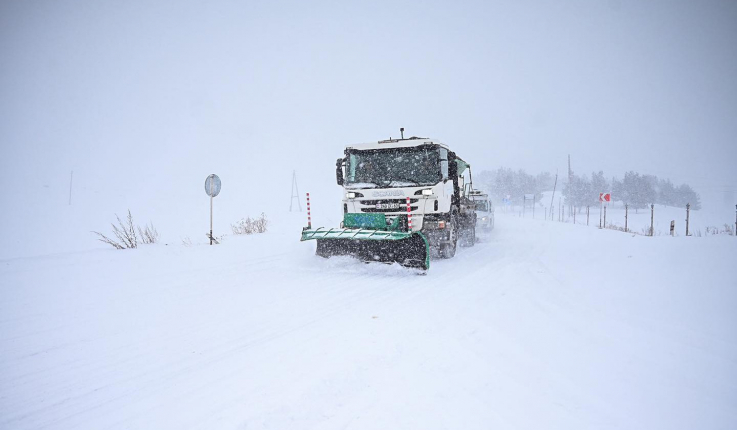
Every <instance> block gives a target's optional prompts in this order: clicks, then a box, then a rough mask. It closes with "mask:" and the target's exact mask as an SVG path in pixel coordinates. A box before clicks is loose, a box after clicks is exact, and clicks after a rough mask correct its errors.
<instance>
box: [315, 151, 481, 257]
mask: <svg viewBox="0 0 737 430" xmlns="http://www.w3.org/2000/svg"><path fill="white" fill-rule="evenodd" d="M466 176H468V179H466ZM336 179H337V183H338V185H341V186H342V187H343V189H344V195H343V201H342V203H343V222H342V223H341V226H340V228H322V227H321V228H317V229H312V228H310V227H307V228H305V229H303V231H302V239H301V240H303V241H306V240H316V241H317V250H316V254H317V255H319V256H321V257H331V256H336V255H351V256H354V257H357V258H359V259H361V260H364V261H369V262H370V261H376V262H383V263H395V262H396V263H399V264H401V265H403V266H405V267H412V268H418V269H422V270H427V269H429V267H430V257H431V255H432V256H433V257H439V258H452V257H453V256H455V254H456V247H457V246H459V245H460V246H473V244H474V242H475V240H476V236H475V225H476V212H475V203H474V202H473V201H472V200H471V199H470V198H469V196H467V195H466V190H470V189H472V186H471V180H472V177H471V169H470V166H469V164H468V163H466V162H465V161H464V160H463V159H461V158H460V157H459V156H458V155H456V154H455V153H454V152H453V151H451V150H450V148H449V147H448V146H446V145H445V144H443V143H441V142H439V141H438V140H436V139H429V138H420V137H410V138H407V139H404V138H401V139H389V140H382V141H378V142H373V143H366V144H358V145H351V146H347V147H346V148H345V154H344V157H342V158H339V159H338V161H337V163H336Z"/></svg>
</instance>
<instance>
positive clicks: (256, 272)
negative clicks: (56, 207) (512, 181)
mask: <svg viewBox="0 0 737 430" xmlns="http://www.w3.org/2000/svg"><path fill="white" fill-rule="evenodd" d="M300 222H301V220H297V219H288V218H285V219H284V220H283V222H282V223H281V225H276V226H275V227H274V231H273V232H270V233H267V234H264V235H257V236H250V237H228V238H226V241H225V242H224V243H223V244H222V245H220V246H213V247H209V246H194V247H184V246H181V245H171V246H164V245H156V246H149V247H143V248H139V249H138V250H130V251H115V250H112V249H111V250H105V251H93V252H84V253H74V254H59V255H54V256H46V257H37V258H24V259H10V260H0V285H1V286H0V288H1V289H0V428H2V429H6V428H7V429H45V428H53V429H76V428H80V429H82V428H84V429H102V428H105V429H133V428H135V429H169V428H170V429H185V428H196V429H387V428H391V429H487V428H505V429H506V428H522V429H540V428H545V429H571V428H575V429H610V428H611V429H613V428H620V429H653V428H668V429H693V428H709V429H733V428H736V427H737V408H735V405H737V389H735V386H737V384H735V382H737V343H736V342H735V339H737V333H736V332H737V314H736V313H735V312H734V309H735V307H737V281H736V280H735V279H736V278H735V275H734V261H735V257H736V256H737V239H735V238H734V237H708V238H706V237H705V238H670V237H655V238H647V237H642V236H632V235H629V234H624V233H621V232H616V231H602V230H598V229H595V228H587V227H584V226H574V225H570V224H560V223H554V222H544V221H540V220H536V221H533V220H529V219H527V220H524V219H519V218H514V217H503V216H500V217H499V219H498V221H497V228H496V230H495V231H494V232H493V233H492V234H491V235H490V236H489V237H487V238H485V240H484V241H483V242H481V243H479V244H477V245H476V246H475V247H473V248H469V249H461V250H460V251H459V253H458V255H457V256H456V258H455V259H452V260H442V261H438V260H434V261H433V262H432V267H431V269H430V271H429V273H428V274H427V275H426V276H419V275H417V274H416V272H413V271H409V270H406V269H403V268H401V267H398V266H396V265H395V266H386V265H376V264H369V265H367V264H362V263H359V262H357V261H355V260H352V259H350V258H332V259H330V260H323V259H321V258H318V257H315V256H314V255H313V254H312V253H313V251H314V244H313V243H299V242H298V241H297V240H298V239H297V238H298V236H299V224H300Z"/></svg>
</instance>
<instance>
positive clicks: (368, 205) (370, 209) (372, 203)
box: [358, 199, 419, 213]
mask: <svg viewBox="0 0 737 430" xmlns="http://www.w3.org/2000/svg"><path fill="white" fill-rule="evenodd" d="M418 200H419V199H410V200H409V202H410V211H416V210H417V208H418V206H417V205H415V206H412V204H413V203H417V202H418ZM358 203H359V204H360V208H361V212H366V213H376V212H383V213H393V212H395V213H402V212H407V200H406V199H382V200H361V201H359V202H358ZM379 204H395V205H398V207H396V208H377V207H376V205H379Z"/></svg>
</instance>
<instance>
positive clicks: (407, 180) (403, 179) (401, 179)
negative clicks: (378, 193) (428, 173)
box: [389, 178, 420, 185]
mask: <svg viewBox="0 0 737 430" xmlns="http://www.w3.org/2000/svg"><path fill="white" fill-rule="evenodd" d="M400 181H405V182H414V183H415V184H416V185H420V183H419V182H417V181H415V180H414V179H407V178H397V179H392V181H391V183H390V184H389V185H391V184H393V183H395V182H400Z"/></svg>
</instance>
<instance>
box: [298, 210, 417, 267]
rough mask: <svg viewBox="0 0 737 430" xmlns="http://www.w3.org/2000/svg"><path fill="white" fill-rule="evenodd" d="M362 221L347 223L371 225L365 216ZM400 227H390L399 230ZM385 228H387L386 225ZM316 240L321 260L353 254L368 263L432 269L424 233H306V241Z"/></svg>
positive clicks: (335, 230) (341, 230) (340, 230)
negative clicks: (322, 258) (396, 264)
mask: <svg viewBox="0 0 737 430" xmlns="http://www.w3.org/2000/svg"><path fill="white" fill-rule="evenodd" d="M347 215H353V214H347ZM367 215H368V214H367ZM371 215H381V216H382V218H383V214H371ZM360 221H361V222H357V218H351V217H348V216H346V218H345V219H344V224H345V225H347V226H351V227H352V226H354V225H366V224H367V223H366V222H365V221H366V218H365V217H362V218H361V219H360ZM369 224H370V223H369ZM374 224H375V226H379V225H381V223H380V222H375V223H374ZM396 224H397V223H395V224H394V225H392V226H389V227H388V228H395V227H396ZM384 225H385V226H386V223H385V222H384ZM313 239H314V240H316V241H317V251H316V252H315V254H317V255H319V256H321V257H326V258H327V257H332V256H336V255H350V256H353V257H356V258H359V259H361V260H363V261H368V262H371V261H376V262H381V263H399V264H401V265H402V266H405V267H413V268H418V269H422V270H427V269H429V268H430V247H429V245H428V242H427V238H425V235H423V234H422V233H420V232H412V233H410V232H406V231H396V230H378V229H364V228H360V227H358V228H331V229H327V228H318V229H315V230H310V229H305V230H303V231H302V240H303V241H305V240H313Z"/></svg>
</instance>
